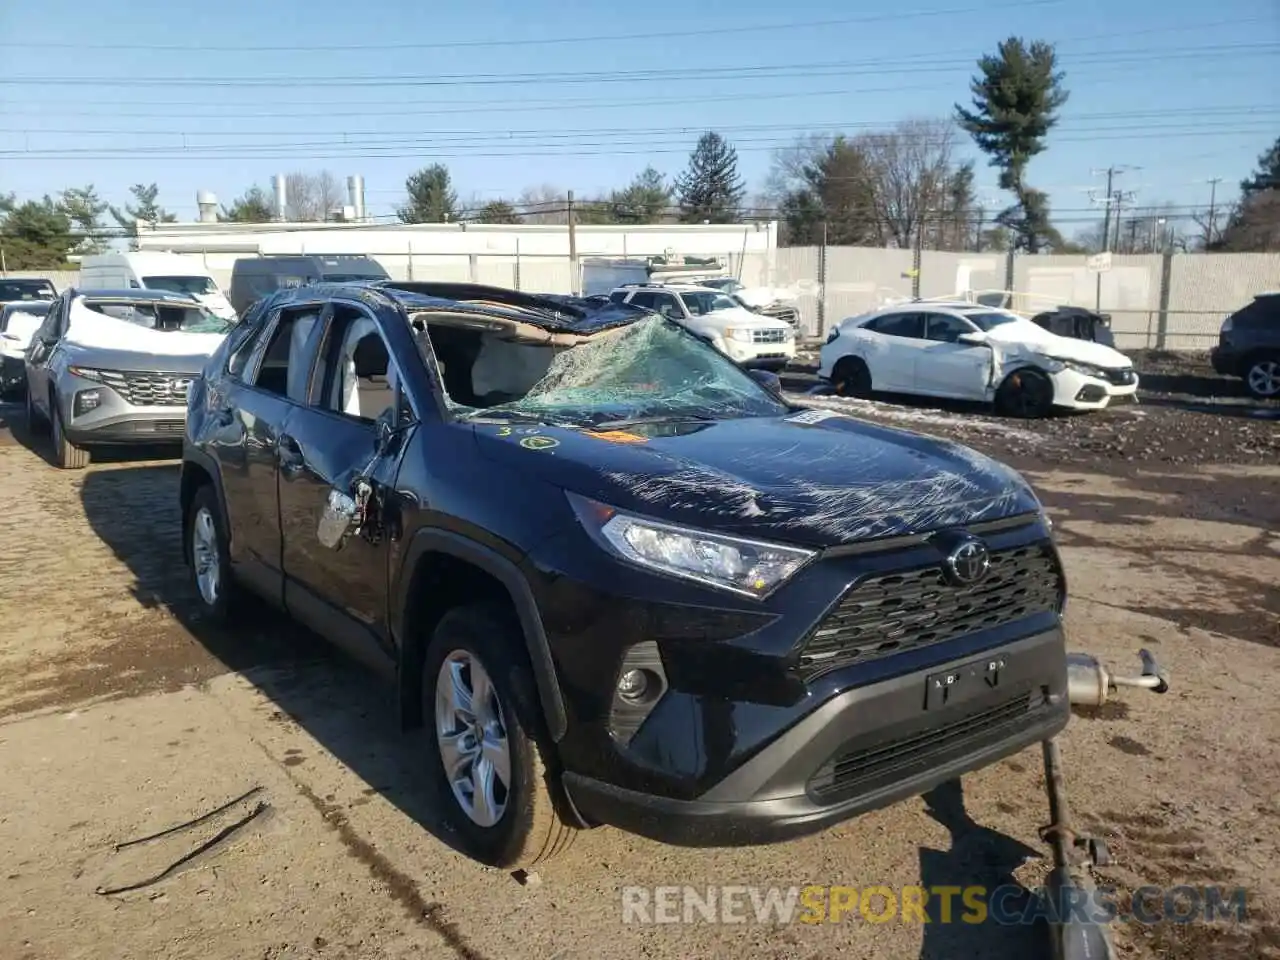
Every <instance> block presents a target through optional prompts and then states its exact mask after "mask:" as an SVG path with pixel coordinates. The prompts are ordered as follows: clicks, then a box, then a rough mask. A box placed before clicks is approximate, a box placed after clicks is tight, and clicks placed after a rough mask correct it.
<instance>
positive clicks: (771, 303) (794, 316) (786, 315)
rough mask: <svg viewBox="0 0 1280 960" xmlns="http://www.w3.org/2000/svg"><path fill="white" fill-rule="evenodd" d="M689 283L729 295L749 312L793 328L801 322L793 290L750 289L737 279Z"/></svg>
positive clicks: (724, 278)
mask: <svg viewBox="0 0 1280 960" xmlns="http://www.w3.org/2000/svg"><path fill="white" fill-rule="evenodd" d="M689 282H690V283H696V284H698V285H699V286H703V287H710V288H711V289H713V290H719V291H720V292H721V293H727V294H729V295H730V296H731V297H734V298H735V299H737V300H739V301H741V303H742V305H743V306H744V307H746V308H747V309H748V310H754V311H756V312H757V313H763V314H764V315H765V316H767V317H777V318H778V319H779V320H785V321H786V322H787V323H789V324H791V325H792V326H795V325H796V324H797V323H799V322H800V311H799V310H797V309H796V305H795V301H796V300H797V294H796V292H795V291H793V290H783V289H779V288H776V287H748V286H747V285H746V284H744V283H743V282H742V281H741V280H739V279H737V278H736V277H698V278H690V280H689Z"/></svg>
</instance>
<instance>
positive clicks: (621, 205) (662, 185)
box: [609, 167, 672, 223]
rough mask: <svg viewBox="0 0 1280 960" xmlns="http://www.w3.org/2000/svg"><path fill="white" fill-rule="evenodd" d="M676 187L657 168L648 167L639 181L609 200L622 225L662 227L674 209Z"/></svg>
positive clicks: (641, 173)
mask: <svg viewBox="0 0 1280 960" xmlns="http://www.w3.org/2000/svg"><path fill="white" fill-rule="evenodd" d="M671 193H672V187H671V185H670V184H668V183H667V178H666V177H664V176H663V175H662V174H661V173H659V172H658V171H657V170H655V169H654V168H653V167H645V168H644V169H643V170H642V171H640V173H638V174H636V178H635V179H634V180H632V181H631V182H630V183H629V184H627V186H626V187H624V188H623V189H621V190H615V191H613V193H612V194H611V195H610V197H609V202H610V203H611V204H612V206H613V214H614V216H615V217H616V218H617V221H618V222H619V223H661V222H662V217H663V215H664V214H665V213H666V212H667V207H669V206H670V205H671Z"/></svg>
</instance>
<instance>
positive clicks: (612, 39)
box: [0, 0, 1267, 54]
mask: <svg viewBox="0 0 1280 960" xmlns="http://www.w3.org/2000/svg"><path fill="white" fill-rule="evenodd" d="M1063 2H1065V0H1022V2H1013V3H1004V4H989V3H985V4H981V5H978V6H973V7H948V8H945V9H940V10H915V11H906V12H900V13H888V14H872V15H869V16H861V17H842V18H838V19H829V20H788V21H784V22H780V23H772V24H755V25H750V26H733V25H729V24H725V25H723V26H717V27H697V28H687V29H686V28H681V29H680V30H678V31H676V32H675V33H674V34H673V31H671V30H665V31H661V32H657V33H622V34H599V35H595V36H577V37H543V38H539V39H528V38H520V39H508V40H444V41H434V42H430V43H417V42H414V43H354V44H289V45H287V46H283V45H281V44H269V45H262V46H257V45H250V44H238V43H237V44H210V43H204V42H200V43H198V44H195V45H192V44H164V43H109V42H108V43H84V42H76V41H60V40H55V41H43V40H29V39H27V40H5V41H0V48H5V47H25V48H31V47H34V48H36V49H62V50H146V51H152V52H165V51H168V52H174V53H186V54H195V53H223V52H229V51H230V52H235V53H245V52H249V53H251V52H266V53H282V52H286V53H288V52H298V53H312V52H315V53H320V52H326V53H339V52H343V51H350V52H362V51H372V52H376V53H390V52H394V51H397V50H467V49H477V48H501V47H541V46H566V45H572V44H580V43H617V42H626V41H630V40H669V39H671V38H672V37H673V35H677V36H679V37H681V38H683V37H723V36H729V35H740V34H744V33H770V34H775V33H781V32H783V31H787V30H808V29H814V28H822V27H842V26H854V25H858V24H867V23H885V22H893V21H898V20H913V19H922V18H929V17H948V16H959V15H966V14H970V13H988V12H991V11H996V10H1003V9H1018V10H1023V9H1027V8H1029V7H1043V6H1057V5H1060V4H1062V3H1063ZM1266 20H1267V18H1265V17H1248V18H1240V17H1235V18H1227V19H1221V20H1211V21H1207V22H1202V23H1180V24H1166V25H1164V26H1160V27H1148V28H1144V29H1142V30H1126V31H1125V34H1124V35H1125V36H1126V37H1133V36H1149V35H1152V34H1158V33H1181V32H1183V31H1187V30H1196V31H1200V30H1209V29H1212V28H1214V27H1227V26H1230V27H1234V26H1240V25H1247V24H1250V23H1260V22H1265V21H1266ZM1114 36H1115V33H1114V32H1109V33H1102V34H1092V35H1089V36H1085V37H1068V38H1065V39H1062V40H1059V41H1057V44H1064V43H1076V42H1079V41H1081V40H1095V39H1109V38H1112V37H1114Z"/></svg>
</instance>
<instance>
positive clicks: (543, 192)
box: [516, 183, 569, 223]
mask: <svg viewBox="0 0 1280 960" xmlns="http://www.w3.org/2000/svg"><path fill="white" fill-rule="evenodd" d="M566 198H567V193H566V191H564V190H561V189H560V188H559V187H556V186H553V185H552V184H549V183H544V184H542V185H541V186H538V187H527V188H525V190H524V192H523V193H521V194H520V199H519V200H518V201H517V202H516V210H517V211H518V212H519V214H520V219H522V220H523V221H524V222H525V223H568V222H569V216H568V212H567V211H566V209H565V205H566Z"/></svg>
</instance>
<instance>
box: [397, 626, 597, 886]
mask: <svg viewBox="0 0 1280 960" xmlns="http://www.w3.org/2000/svg"><path fill="white" fill-rule="evenodd" d="M526 662H527V661H526V657H525V652H524V641H523V637H522V634H521V632H520V626H519V624H518V623H516V622H515V621H514V620H513V618H512V617H511V616H510V615H505V616H504V615H503V612H502V611H501V610H495V609H494V608H493V607H492V606H491V605H488V604H477V605H472V606H466V607H455V608H454V609H452V610H450V611H449V612H448V613H446V614H445V615H444V616H443V617H442V618H441V619H440V622H439V624H438V625H437V626H436V629H435V633H434V634H433V636H432V638H431V642H430V644H429V646H428V647H427V651H426V656H425V657H424V659H423V665H422V714H423V719H424V721H425V723H424V727H425V729H424V731H423V735H424V741H425V753H426V759H427V768H428V773H429V776H430V778H431V782H432V786H433V789H434V790H435V792H436V794H437V809H438V810H440V811H441V812H442V814H443V819H444V821H445V824H446V826H447V827H448V828H449V829H450V830H451V831H452V832H453V834H454V836H455V837H457V838H458V841H459V844H458V845H459V849H461V850H462V852H463V853H465V854H466V855H467V856H469V857H471V858H472V859H474V860H478V861H479V862H481V863H483V864H487V865H488V866H491V867H501V868H503V869H507V870H515V869H519V868H527V867H530V866H532V865H534V864H536V863H540V862H543V861H545V860H549V859H551V858H552V857H554V856H557V855H559V854H560V853H562V852H563V851H564V850H565V849H566V848H567V847H568V846H569V844H570V843H571V842H572V841H573V839H574V837H575V836H576V835H577V833H578V829H577V828H576V827H575V826H573V825H571V824H569V823H567V822H565V820H564V819H563V818H562V817H561V816H560V814H559V813H558V811H557V805H556V801H557V800H559V799H560V785H559V783H558V782H556V781H555V780H554V779H553V778H552V777H551V776H550V775H549V774H548V771H547V767H548V764H547V763H546V761H545V759H544V757H545V754H544V751H543V749H542V747H541V746H540V744H541V743H542V742H543V737H542V721H541V713H540V709H539V706H538V698H537V693H536V687H535V685H534V682H533V676H532V673H531V671H530V670H529V668H528V667H527V666H526ZM446 755H447V756H448V757H449V758H450V761H451V763H452V764H453V766H452V770H453V775H452V776H450V775H449V773H447V772H446V765H445V760H444V757H445V756H446Z"/></svg>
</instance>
